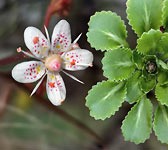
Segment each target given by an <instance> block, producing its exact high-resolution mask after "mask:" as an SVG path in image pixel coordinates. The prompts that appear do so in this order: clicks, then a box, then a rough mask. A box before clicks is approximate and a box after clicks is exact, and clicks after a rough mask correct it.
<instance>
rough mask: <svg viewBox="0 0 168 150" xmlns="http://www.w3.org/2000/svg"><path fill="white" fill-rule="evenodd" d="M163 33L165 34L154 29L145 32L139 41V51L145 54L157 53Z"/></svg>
mask: <svg viewBox="0 0 168 150" xmlns="http://www.w3.org/2000/svg"><path fill="white" fill-rule="evenodd" d="M162 35H163V34H162V32H161V31H159V30H153V29H151V30H150V31H149V32H147V33H144V34H143V35H142V36H141V38H139V39H138V41H137V43H138V45H137V50H138V52H139V53H141V54H144V55H155V54H156V53H157V52H159V50H158V43H159V40H160V39H161V37H162Z"/></svg>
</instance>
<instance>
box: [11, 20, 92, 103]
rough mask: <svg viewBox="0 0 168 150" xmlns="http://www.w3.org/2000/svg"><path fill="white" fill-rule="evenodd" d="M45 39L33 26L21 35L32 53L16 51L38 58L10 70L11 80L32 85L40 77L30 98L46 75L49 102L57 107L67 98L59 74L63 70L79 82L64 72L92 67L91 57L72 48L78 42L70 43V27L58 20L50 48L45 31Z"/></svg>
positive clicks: (83, 51)
mask: <svg viewBox="0 0 168 150" xmlns="http://www.w3.org/2000/svg"><path fill="white" fill-rule="evenodd" d="M45 31H46V36H47V39H46V37H45V36H44V35H43V34H42V32H41V31H40V30H39V29H37V28H35V27H27V28H26V29H25V32H24V41H25V44H26V46H27V47H28V48H29V50H30V51H31V53H32V54H29V53H27V52H25V51H23V50H21V48H18V52H20V51H21V52H23V53H24V54H26V55H28V56H30V57H32V58H35V59H37V60H38V61H28V62H23V63H20V64H18V65H16V66H15V67H14V68H13V70H12V77H13V78H14V79H15V80H16V81H18V82H21V83H32V82H35V81H37V80H38V79H40V78H41V80H40V81H39V83H38V84H37V85H36V87H35V88H34V90H33V92H32V94H31V95H33V94H34V93H35V92H36V90H37V89H38V87H39V86H40V84H41V82H42V80H43V79H44V77H45V76H46V75H47V83H46V90H47V95H48V98H49V100H50V101H51V103H52V104H54V105H60V104H61V103H62V102H63V101H64V100H65V98H66V89H65V85H64V82H63V79H62V77H61V76H60V74H59V72H60V71H62V72H64V73H65V74H66V75H68V76H69V77H71V78H73V79H74V80H76V81H78V82H80V83H83V82H81V81H80V80H78V79H77V78H75V77H74V76H72V75H70V74H68V73H67V72H65V71H63V69H65V70H71V71H76V70H83V69H85V68H87V67H89V66H92V61H93V55H92V53H91V52H89V51H88V50H85V49H80V48H79V47H78V46H75V44H76V42H77V41H78V39H79V38H80V36H81V35H79V36H78V37H77V39H76V40H75V41H74V42H73V43H71V33H70V25H69V23H68V22H67V21H65V20H61V21H60V22H59V23H58V24H57V25H56V26H55V28H54V31H53V34H52V39H51V45H50V39H49V35H48V31H47V29H46V28H45Z"/></svg>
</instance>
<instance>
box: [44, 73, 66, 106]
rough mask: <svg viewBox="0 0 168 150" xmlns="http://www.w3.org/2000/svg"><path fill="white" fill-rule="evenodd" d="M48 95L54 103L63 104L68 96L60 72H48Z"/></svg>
mask: <svg viewBox="0 0 168 150" xmlns="http://www.w3.org/2000/svg"><path fill="white" fill-rule="evenodd" d="M46 89H47V95H48V98H49V100H50V101H51V103H52V104H53V105H56V106H58V105H61V103H62V102H63V101H64V100H65V97H66V89H65V85H64V81H63V79H62V77H61V76H60V75H59V74H54V73H48V75H47V83H46Z"/></svg>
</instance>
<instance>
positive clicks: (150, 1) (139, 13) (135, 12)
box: [127, 0, 163, 37]
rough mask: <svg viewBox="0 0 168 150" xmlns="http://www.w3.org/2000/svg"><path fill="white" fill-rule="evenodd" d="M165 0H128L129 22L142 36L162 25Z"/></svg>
mask: <svg viewBox="0 0 168 150" xmlns="http://www.w3.org/2000/svg"><path fill="white" fill-rule="evenodd" d="M162 6H163V0H128V1H127V16H128V20H129V24H130V25H131V26H132V28H133V29H134V31H135V32H136V34H137V35H138V36H139V37H140V36H141V35H142V33H143V32H148V31H149V30H150V29H159V28H160V26H161V25H162Z"/></svg>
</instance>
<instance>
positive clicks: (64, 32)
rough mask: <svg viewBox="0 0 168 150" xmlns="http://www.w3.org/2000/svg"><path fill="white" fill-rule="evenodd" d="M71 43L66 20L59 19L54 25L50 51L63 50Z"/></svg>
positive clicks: (59, 51) (58, 51)
mask: <svg viewBox="0 0 168 150" xmlns="http://www.w3.org/2000/svg"><path fill="white" fill-rule="evenodd" d="M70 45H71V30H70V25H69V23H68V22H67V21H66V20H61V21H60V22H58V24H57V25H56V26H55V28H54V31H53V34H52V48H51V50H52V51H55V52H57V53H61V52H65V51H67V50H68V49H69V48H70Z"/></svg>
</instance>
